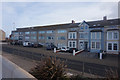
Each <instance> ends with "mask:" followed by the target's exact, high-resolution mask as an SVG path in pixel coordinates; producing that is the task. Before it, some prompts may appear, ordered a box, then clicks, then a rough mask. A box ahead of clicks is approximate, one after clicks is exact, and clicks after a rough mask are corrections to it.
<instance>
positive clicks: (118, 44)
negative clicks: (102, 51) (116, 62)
mask: <svg viewBox="0 0 120 80" xmlns="http://www.w3.org/2000/svg"><path fill="white" fill-rule="evenodd" d="M109 43H111V44H112V50H108V44H109ZM114 43H116V44H117V50H113V49H114ZM107 51H119V43H118V42H117V41H114V42H112V41H111V42H107Z"/></svg>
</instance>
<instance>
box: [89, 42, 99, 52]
mask: <svg viewBox="0 0 120 80" xmlns="http://www.w3.org/2000/svg"><path fill="white" fill-rule="evenodd" d="M92 42H95V48H92ZM97 42H99V43H100V46H99V47H100V48H96V43H97ZM91 49H97V50H100V49H101V41H91Z"/></svg>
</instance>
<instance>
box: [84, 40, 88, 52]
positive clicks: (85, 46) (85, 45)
mask: <svg viewBox="0 0 120 80" xmlns="http://www.w3.org/2000/svg"><path fill="white" fill-rule="evenodd" d="M84 49H85V50H87V49H88V42H84Z"/></svg>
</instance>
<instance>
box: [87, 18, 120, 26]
mask: <svg viewBox="0 0 120 80" xmlns="http://www.w3.org/2000/svg"><path fill="white" fill-rule="evenodd" d="M87 23H88V25H89V26H90V27H104V26H110V25H120V19H119V18H118V19H110V20H99V21H89V22H87Z"/></svg>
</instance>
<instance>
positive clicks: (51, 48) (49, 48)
mask: <svg viewBox="0 0 120 80" xmlns="http://www.w3.org/2000/svg"><path fill="white" fill-rule="evenodd" d="M54 48H57V47H56V46H55V45H48V46H47V47H46V49H47V50H54Z"/></svg>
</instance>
